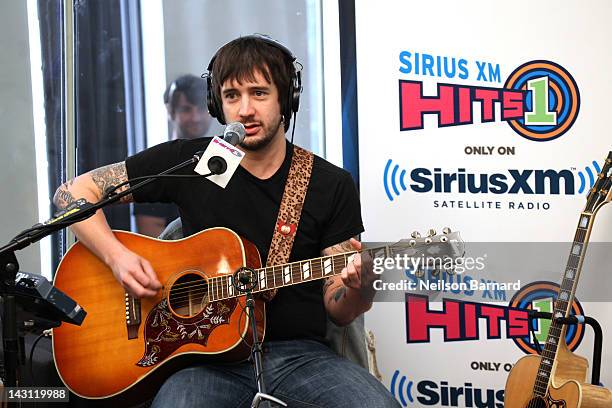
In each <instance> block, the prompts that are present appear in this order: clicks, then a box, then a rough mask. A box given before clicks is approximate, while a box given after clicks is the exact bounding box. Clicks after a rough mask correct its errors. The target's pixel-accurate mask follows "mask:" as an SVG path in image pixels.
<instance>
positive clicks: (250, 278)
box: [234, 267, 287, 408]
mask: <svg viewBox="0 0 612 408" xmlns="http://www.w3.org/2000/svg"><path fill="white" fill-rule="evenodd" d="M256 286H257V278H256V273H255V271H254V270H253V269H251V268H247V267H242V268H240V269H238V270H237V271H236V272H235V273H234V287H235V288H236V290H237V291H238V292H241V293H244V294H245V295H246V308H247V314H248V316H249V320H250V321H251V331H252V332H253V348H252V350H251V358H252V359H253V365H254V366H255V382H256V383H257V394H255V397H253V402H252V403H251V408H259V405H260V404H261V403H262V402H263V401H269V402H274V403H276V404H278V405H282V406H283V407H286V406H287V404H286V403H284V402H283V401H281V400H279V399H278V398H276V397H273V396H272V395H270V394H267V393H266V385H265V383H264V378H263V359H262V354H263V351H262V349H261V342H260V341H259V337H258V336H257V322H256V321H255V299H254V298H253V289H255V287H256Z"/></svg>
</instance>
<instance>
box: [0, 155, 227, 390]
mask: <svg viewBox="0 0 612 408" xmlns="http://www.w3.org/2000/svg"><path fill="white" fill-rule="evenodd" d="M202 153H203V152H198V153H196V154H195V155H194V156H193V157H192V158H191V159H189V160H186V161H184V162H183V163H180V164H178V165H176V166H174V167H172V168H170V169H168V170H166V171H164V172H162V173H160V174H157V175H153V176H150V178H147V179H146V180H144V181H142V182H140V183H138V184H136V185H135V186H133V187H130V188H128V189H126V190H124V191H122V192H120V193H117V194H114V195H112V196H110V197H108V198H105V199H103V200H100V201H98V202H97V203H95V204H91V203H88V202H87V201H85V200H84V199H79V200H77V201H75V202H74V203H72V204H71V205H70V206H68V207H67V208H66V209H65V210H63V211H60V212H59V214H58V215H57V216H56V217H55V218H52V219H50V220H48V221H46V222H45V223H44V224H40V223H39V224H36V225H34V226H33V227H32V228H28V229H27V230H25V231H23V232H21V233H20V234H18V235H17V236H16V237H15V238H13V239H12V240H11V241H10V242H9V243H8V244H6V245H4V246H3V247H1V248H0V296H1V297H2V301H3V303H4V308H3V309H4V313H3V316H2V341H3V350H4V380H5V381H4V386H5V387H15V386H16V385H17V368H18V358H19V351H18V342H19V337H18V334H17V308H16V302H15V278H16V275H17V272H19V262H18V261H17V257H16V256H15V252H16V251H19V250H21V249H23V248H25V247H27V246H29V245H31V244H33V243H35V242H38V241H40V240H41V239H43V238H44V237H46V236H47V235H51V234H52V233H54V232H55V231H59V230H61V229H63V228H65V227H68V226H70V225H72V224H75V223H77V222H80V221H83V220H85V219H87V218H89V217H91V216H92V215H94V214H95V213H96V211H97V210H98V209H100V208H102V207H105V206H107V205H109V204H112V203H114V202H117V201H119V200H120V199H121V198H122V197H125V196H127V195H129V194H131V193H132V192H133V191H135V190H137V189H139V188H142V187H143V186H145V185H147V184H149V183H152V182H153V181H155V180H156V178H157V177H159V176H160V175H164V174H169V173H174V172H176V171H178V170H181V169H183V168H185V167H187V166H189V165H191V164H194V163H197V162H198V161H199V160H200V157H202V156H201V155H202ZM213 174H215V173H212V172H211V173H210V174H205V175H202V176H200V177H208V176H211V175H213ZM187 177H189V176H187Z"/></svg>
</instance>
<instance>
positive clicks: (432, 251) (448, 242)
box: [387, 227, 465, 277]
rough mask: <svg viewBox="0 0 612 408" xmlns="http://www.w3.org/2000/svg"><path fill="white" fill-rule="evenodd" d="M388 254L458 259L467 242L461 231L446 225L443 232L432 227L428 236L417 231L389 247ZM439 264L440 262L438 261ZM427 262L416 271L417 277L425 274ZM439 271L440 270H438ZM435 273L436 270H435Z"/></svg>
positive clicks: (463, 251) (462, 253)
mask: <svg viewBox="0 0 612 408" xmlns="http://www.w3.org/2000/svg"><path fill="white" fill-rule="evenodd" d="M388 252H389V253H388V254H387V256H390V257H395V256H396V255H400V256H404V255H406V256H408V257H411V258H417V257H423V258H424V259H426V260H428V259H438V260H440V259H452V260H454V259H456V258H460V257H462V256H463V255H464V253H465V243H464V242H463V239H462V238H461V234H460V233H459V231H452V230H451V229H450V228H448V227H446V228H444V229H443V230H442V233H441V234H438V233H436V230H434V229H430V230H429V231H428V232H427V235H426V236H421V234H420V233H419V232H417V231H415V232H413V233H412V234H411V237H410V238H408V239H402V240H399V241H398V242H396V243H395V244H393V245H390V246H389V247H388ZM437 265H439V262H438V263H437ZM424 268H427V262H425V263H424V264H423V263H422V264H421V267H420V268H419V270H417V271H415V274H416V276H417V277H422V276H423V275H424V274H425V270H424ZM437 272H438V273H439V271H437ZM434 273H435V272H434Z"/></svg>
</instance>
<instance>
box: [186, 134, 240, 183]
mask: <svg viewBox="0 0 612 408" xmlns="http://www.w3.org/2000/svg"><path fill="white" fill-rule="evenodd" d="M245 136H246V129H245V128H244V126H243V125H242V123H240V122H232V123H230V124H229V125H227V126H226V127H225V130H224V131H223V138H220V137H218V136H215V137H214V138H213V139H212V140H211V142H210V144H209V145H208V147H207V148H206V150H205V151H204V154H202V157H201V159H200V161H199V163H198V165H197V166H196V167H195V169H194V170H195V172H196V173H198V174H202V175H204V174H208V173H213V175H212V176H210V177H209V178H208V179H209V180H210V181H212V182H213V183H215V184H217V185H218V186H219V187H221V188H225V186H226V185H227V183H229V180H230V178H231V177H232V175H233V174H234V172H235V171H236V169H237V168H238V165H239V164H240V162H241V161H242V158H243V157H244V152H243V151H242V150H240V149H238V148H236V147H235V146H236V145H237V144H239V143H241V142H242V141H243V140H244V138H245Z"/></svg>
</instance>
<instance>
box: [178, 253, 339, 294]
mask: <svg viewBox="0 0 612 408" xmlns="http://www.w3.org/2000/svg"><path fill="white" fill-rule="evenodd" d="M335 263H338V265H336V264H334V265H333V268H334V272H332V273H331V274H329V275H328V276H332V275H336V274H337V273H338V272H335V271H336V270H338V269H339V268H344V267H345V266H346V265H345V264H344V262H343V261H342V260H341V259H338V260H337V262H335ZM343 265H344V266H343ZM311 272H312V274H311V275H310V276H309V277H308V278H306V279H303V278H302V271H301V270H295V268H292V271H291V280H290V283H296V282H295V281H296V280H298V282H297V283H301V282H307V281H313V280H318V279H322V278H325V277H326V276H325V275H323V272H324V270H323V269H320V268H319V267H318V266H316V267H313V268H312V270H311ZM230 277H232V275H223V276H215V277H211V278H208V280H206V279H205V278H203V277H202V278H201V279H199V280H198V281H193V282H184V283H176V284H174V285H172V286H171V287H170V289H169V290H170V293H171V296H172V297H173V298H176V297H179V298H180V296H181V295H187V296H189V295H190V294H193V293H194V291H195V290H200V289H201V290H200V292H199V293H202V292H210V293H219V292H225V291H226V288H227V287H228V286H229V285H230V283H229V281H228V280H229V278H230ZM284 278H285V275H284V272H283V271H282V270H280V271H278V273H277V272H276V271H273V273H272V274H268V279H266V280H267V281H269V280H272V281H273V282H277V281H280V282H284ZM258 281H259V280H258ZM207 286H208V287H210V289H209V290H207V289H206V287H207ZM282 286H286V285H285V284H281V285H274V286H272V287H270V288H267V289H266V288H257V289H256V290H254V292H259V291H265V290H269V289H274V288H278V287H282ZM176 288H178V289H176ZM230 297H231V296H230ZM223 298H225V297H221V298H219V299H215V300H220V299H223Z"/></svg>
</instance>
